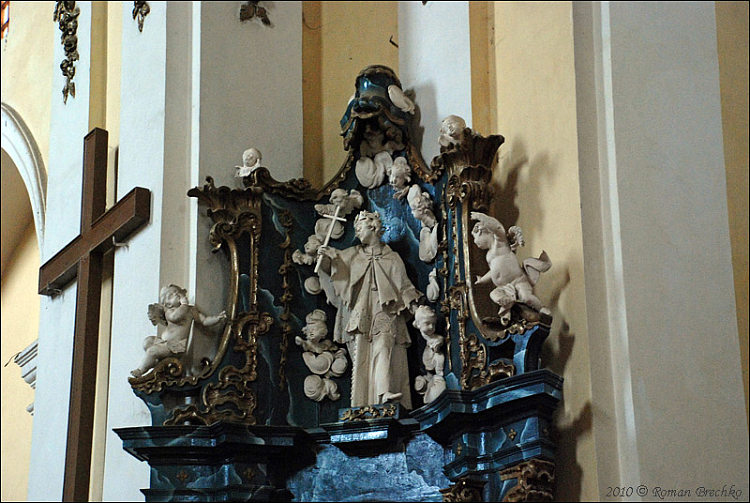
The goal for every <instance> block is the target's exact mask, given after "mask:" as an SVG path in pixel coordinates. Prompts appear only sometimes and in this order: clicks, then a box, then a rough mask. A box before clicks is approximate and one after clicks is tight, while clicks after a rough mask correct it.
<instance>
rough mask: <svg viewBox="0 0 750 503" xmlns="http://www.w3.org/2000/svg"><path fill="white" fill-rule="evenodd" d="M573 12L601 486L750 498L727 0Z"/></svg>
mask: <svg viewBox="0 0 750 503" xmlns="http://www.w3.org/2000/svg"><path fill="white" fill-rule="evenodd" d="M574 19H575V26H576V28H575V32H576V33H575V36H576V60H577V61H576V74H577V75H576V76H577V79H578V91H579V93H578V94H579V118H578V122H579V148H580V152H581V156H580V160H581V164H580V172H581V194H582V205H583V235H584V251H585V254H586V295H587V309H588V316H589V328H590V333H591V336H590V338H591V347H592V349H591V366H592V388H593V390H592V392H593V397H594V403H595V404H598V406H599V407H600V409H599V410H598V411H596V410H595V416H594V429H595V432H596V435H597V449H598V451H597V452H598V459H600V460H603V462H602V463H601V464H600V481H601V483H602V488H601V490H604V489H606V487H605V486H606V485H621V486H623V485H624V486H628V485H633V486H636V485H638V484H644V485H646V486H647V487H649V488H650V489H651V490H653V488H654V487H655V486H660V487H662V488H664V489H680V488H683V489H692V490H693V491H695V489H697V488H698V487H699V486H704V487H707V488H717V487H718V488H719V489H721V488H722V486H723V485H724V484H727V487H729V485H731V484H735V487H739V488H740V489H741V490H742V491H743V496H744V497H746V496H747V494H748V493H747V491H748V486H747V481H748V434H747V423H746V419H745V412H744V407H743V403H742V400H741V397H742V381H741V375H740V360H739V346H738V338H737V324H736V319H735V300H734V289H733V283H732V263H731V256H730V247H729V231H728V222H727V202H726V180H725V170H724V158H723V150H722V126H721V108H720V102H719V80H718V76H719V74H718V59H717V52H716V50H717V49H716V20H715V18H714V4H713V2H704V3H672V2H670V3H664V2H659V3H639V4H632V3H617V2H613V3H609V2H603V3H601V4H599V3H593V4H588V3H587V4H579V5H577V6H576V7H575V9H574ZM609 406H611V407H609ZM618 460H619V461H618ZM654 496H655V495H654V494H653V493H651V492H650V493H649V497H647V498H645V499H648V498H654ZM693 496H698V495H697V494H696V493H695V492H693Z"/></svg>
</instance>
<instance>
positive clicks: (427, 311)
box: [414, 306, 437, 335]
mask: <svg viewBox="0 0 750 503" xmlns="http://www.w3.org/2000/svg"><path fill="white" fill-rule="evenodd" d="M436 321H437V315H436V314H435V311H434V310H433V309H432V308H431V307H430V306H419V307H418V308H417V310H416V312H415V313H414V326H415V327H416V328H418V329H419V330H421V331H422V332H425V333H428V334H430V335H431V334H433V333H434V332H435V322H436Z"/></svg>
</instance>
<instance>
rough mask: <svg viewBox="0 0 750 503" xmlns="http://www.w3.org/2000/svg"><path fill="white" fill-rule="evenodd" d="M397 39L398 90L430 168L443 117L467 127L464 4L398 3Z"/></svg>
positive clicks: (468, 75) (469, 89)
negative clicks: (412, 107)
mask: <svg viewBox="0 0 750 503" xmlns="http://www.w3.org/2000/svg"><path fill="white" fill-rule="evenodd" d="M398 40H399V78H400V80H401V85H402V87H403V88H404V91H408V90H413V91H414V93H415V97H416V103H417V105H418V109H417V112H416V115H415V119H414V122H415V123H416V124H419V126H418V128H419V129H418V130H416V131H414V133H413V134H414V136H413V141H414V143H415V144H416V145H417V146H418V147H420V148H421V151H422V155H423V157H424V159H425V161H426V162H427V164H429V163H430V162H431V161H432V158H433V157H435V156H436V155H437V154H438V153H439V151H440V148H439V145H438V141H437V140H438V136H439V131H440V122H441V121H442V120H443V119H444V118H445V117H447V116H448V115H451V114H455V115H458V116H461V117H463V118H464V120H465V121H466V125H467V126H469V127H471V126H472V108H471V104H472V101H471V98H472V94H471V92H472V87H471V43H470V35H469V2H428V3H427V4H423V3H422V2H399V4H398Z"/></svg>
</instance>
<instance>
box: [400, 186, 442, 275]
mask: <svg viewBox="0 0 750 503" xmlns="http://www.w3.org/2000/svg"><path fill="white" fill-rule="evenodd" d="M406 200H407V201H408V202H409V207H410V208H411V212H412V214H413V215H414V218H416V219H417V220H419V221H420V222H421V223H422V229H421V230H420V231H419V259H420V260H422V261H423V262H428V263H429V262H432V260H433V259H434V258H435V256H436V255H437V249H438V239H437V231H438V228H437V226H436V225H435V224H436V223H437V219H436V218H435V213H433V211H432V198H431V197H430V194H429V193H427V192H422V190H421V189H420V188H419V185H416V184H415V185H412V186H411V188H410V189H409V193H408V194H407V196H406Z"/></svg>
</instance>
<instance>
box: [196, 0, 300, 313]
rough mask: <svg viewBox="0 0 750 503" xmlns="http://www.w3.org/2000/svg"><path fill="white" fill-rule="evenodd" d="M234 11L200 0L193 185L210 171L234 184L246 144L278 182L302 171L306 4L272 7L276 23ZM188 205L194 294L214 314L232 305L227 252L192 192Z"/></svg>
mask: <svg viewBox="0 0 750 503" xmlns="http://www.w3.org/2000/svg"><path fill="white" fill-rule="evenodd" d="M237 9H238V7H237V4H235V3H232V2H211V3H203V4H201V6H200V18H199V22H200V25H199V31H197V30H198V28H194V29H195V30H196V31H195V33H200V40H199V41H198V45H195V44H194V45H193V47H194V50H195V51H196V53H195V54H194V55H193V61H195V62H198V63H197V65H196V64H195V63H194V68H193V69H192V75H193V78H194V81H193V90H192V93H193V96H194V100H195V101H194V103H193V117H192V119H191V120H192V122H193V126H192V135H193V144H192V146H191V148H192V150H191V156H192V159H191V163H192V165H193V167H194V168H195V171H194V172H193V173H194V174H193V176H192V178H191V180H190V182H191V183H190V187H193V186H198V185H202V184H203V183H204V182H205V178H206V176H212V177H213V178H214V180H215V182H216V186H217V187H218V186H219V185H227V186H237V184H239V183H240V182H239V181H238V180H236V179H235V178H234V166H236V165H238V164H241V163H242V152H243V151H244V150H245V149H247V148H249V147H256V148H258V149H259V150H260V151H261V153H262V154H263V161H262V164H263V165H264V166H266V167H268V169H269V170H270V172H271V175H272V176H273V177H274V178H275V179H276V180H280V181H287V180H289V179H290V178H299V177H302V151H303V142H302V30H301V26H300V24H301V19H302V5H301V2H276V3H274V4H273V6H269V10H268V16H269V18H270V19H271V21H272V23H273V28H271V27H269V26H265V25H263V24H262V23H261V22H260V20H259V19H252V20H249V21H246V22H241V21H240V20H239V16H238V12H239V11H238V10H237ZM190 187H188V188H190ZM185 192H187V190H185V191H184V192H183V194H184V193H185ZM190 205H191V209H192V211H194V212H195V213H194V215H195V216H191V218H190V220H191V221H192V222H193V223H194V227H193V228H192V229H191V238H190V239H191V243H192V244H191V246H194V247H195V251H194V253H195V257H196V259H195V261H194V263H195V264H196V265H195V270H194V271H191V273H190V277H191V281H194V282H195V283H194V285H195V292H196V294H195V300H196V303H197V305H198V306H199V307H200V308H201V309H203V310H204V311H205V312H210V313H217V312H219V311H221V310H222V309H228V308H227V306H226V292H225V291H224V290H223V289H222V288H220V287H219V285H225V284H228V281H229V265H228V262H227V261H226V258H225V255H224V254H214V253H212V251H211V245H210V243H209V242H208V231H209V229H210V225H211V222H210V219H209V218H207V217H206V215H205V208H201V209H199V208H198V206H197V201H196V200H195V199H194V198H191V201H190ZM199 212H200V213H199ZM192 253H193V252H192V251H191V254H192ZM217 278H222V279H221V280H218V281H217Z"/></svg>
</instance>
